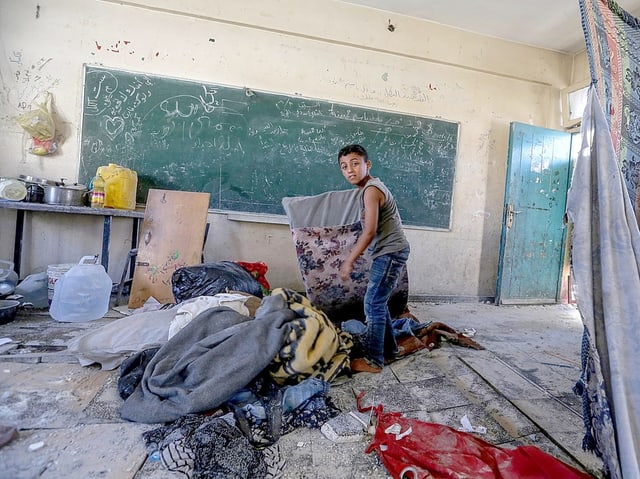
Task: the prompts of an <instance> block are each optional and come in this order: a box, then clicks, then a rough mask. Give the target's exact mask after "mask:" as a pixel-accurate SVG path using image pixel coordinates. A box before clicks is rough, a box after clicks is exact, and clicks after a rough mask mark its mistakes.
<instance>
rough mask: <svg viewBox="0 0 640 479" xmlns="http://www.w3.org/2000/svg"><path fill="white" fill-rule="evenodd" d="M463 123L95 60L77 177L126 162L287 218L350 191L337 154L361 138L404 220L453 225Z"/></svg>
mask: <svg viewBox="0 0 640 479" xmlns="http://www.w3.org/2000/svg"><path fill="white" fill-rule="evenodd" d="M458 128H459V125H458V123H455V122H450V121H443V120H439V119H434V118H426V117H420V116H412V115H406V114H400V113H393V112H389V111H381V110H373V109H367V108H361V107H355V106H351V105H345V104H340V103H335V102H331V101H324V100H317V99H309V98H302V97H298V96H290V95H279V94H274V93H267V92H261V91H252V90H248V89H246V88H241V87H229V86H223V85H216V84H212V83H202V82H195V81H189V80H182V79H176V78H169V77H161V76H154V75H148V74H144V73H136V72H128V71H119V70H114V69H110V68H104V67H97V66H86V68H85V76H84V94H83V105H82V128H81V130H82V131H81V148H80V170H79V180H80V181H81V182H89V181H90V180H91V178H92V177H93V176H94V175H95V173H96V169H97V168H98V166H102V165H106V164H108V163H116V164H119V165H121V166H124V167H127V168H131V169H133V170H135V171H136V172H137V173H138V184H139V188H138V200H139V201H141V202H144V200H145V198H146V191H147V190H148V189H149V188H160V189H169V190H184V191H201V192H209V193H211V208H214V209H221V210H230V211H242V212H254V213H270V214H284V210H283V208H282V198H283V197H286V196H307V195H315V194H319V193H323V192H325V191H330V190H342V189H348V188H349V185H348V184H347V182H346V181H345V180H344V178H343V177H342V175H341V173H340V170H339V168H338V164H337V158H336V155H337V152H338V150H339V149H340V148H341V147H342V146H344V145H346V144H349V143H360V144H362V145H363V146H364V147H365V148H366V149H367V151H368V152H369V157H370V159H371V161H372V163H373V168H372V172H371V173H372V175H373V176H378V177H380V178H381V179H382V180H383V181H384V182H385V184H386V185H387V186H388V187H389V188H390V190H391V191H392V193H393V195H394V196H395V198H396V201H397V202H398V206H399V209H400V213H401V216H402V219H403V222H404V223H405V224H406V225H415V226H425V227H433V228H442V229H448V228H449V227H450V221H451V202H452V192H453V181H454V172H455V162H456V153H457V144H458Z"/></svg>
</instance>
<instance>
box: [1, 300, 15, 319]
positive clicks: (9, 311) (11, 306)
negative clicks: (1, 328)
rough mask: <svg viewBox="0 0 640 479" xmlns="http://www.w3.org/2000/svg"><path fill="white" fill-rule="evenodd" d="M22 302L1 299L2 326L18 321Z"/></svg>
mask: <svg viewBox="0 0 640 479" xmlns="http://www.w3.org/2000/svg"><path fill="white" fill-rule="evenodd" d="M18 306H20V301H13V300H8V299H0V324H5V323H10V322H11V321H13V320H14V319H16V312H17V311H18Z"/></svg>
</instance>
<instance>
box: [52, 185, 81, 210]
mask: <svg viewBox="0 0 640 479" xmlns="http://www.w3.org/2000/svg"><path fill="white" fill-rule="evenodd" d="M86 193H87V187H86V186H84V185H72V186H52V185H46V186H45V187H44V202H45V203H47V204H49V205H65V206H84V205H85V196H86Z"/></svg>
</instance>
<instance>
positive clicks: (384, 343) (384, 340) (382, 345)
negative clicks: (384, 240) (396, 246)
mask: <svg viewBox="0 0 640 479" xmlns="http://www.w3.org/2000/svg"><path fill="white" fill-rule="evenodd" d="M407 259H409V248H406V249H404V250H402V251H398V252H397V253H390V254H385V255H382V256H378V257H377V258H375V259H374V260H373V262H372V264H371V270H370V271H369V283H368V284H367V292H366V293H365V295H364V314H365V316H366V321H367V330H366V332H365V337H364V343H365V344H364V346H365V349H366V357H367V359H368V360H369V361H370V362H371V363H372V364H374V365H375V366H378V367H382V366H383V365H384V358H385V356H388V357H391V356H393V355H394V354H396V353H397V352H398V345H397V343H396V339H395V337H394V334H393V325H392V323H391V315H390V314H389V307H388V305H387V303H388V301H389V298H390V297H391V293H392V291H393V290H394V289H395V287H396V286H397V285H398V280H399V278H400V273H401V272H402V268H403V266H404V265H405V264H406V263H407Z"/></svg>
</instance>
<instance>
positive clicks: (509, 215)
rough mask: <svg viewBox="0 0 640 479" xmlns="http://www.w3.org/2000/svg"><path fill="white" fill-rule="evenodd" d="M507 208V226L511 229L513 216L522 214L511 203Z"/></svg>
mask: <svg viewBox="0 0 640 479" xmlns="http://www.w3.org/2000/svg"><path fill="white" fill-rule="evenodd" d="M505 208H506V213H507V214H506V219H505V224H506V226H507V228H511V227H512V226H513V216H514V215H517V214H518V213H520V211H516V210H515V208H514V207H513V205H512V204H511V203H507V206H506V207H505Z"/></svg>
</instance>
